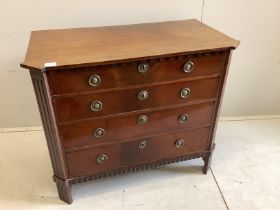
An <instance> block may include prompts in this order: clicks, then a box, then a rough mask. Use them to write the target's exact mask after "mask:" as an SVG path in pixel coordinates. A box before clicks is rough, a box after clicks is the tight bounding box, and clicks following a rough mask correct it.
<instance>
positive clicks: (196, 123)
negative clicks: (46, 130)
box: [60, 102, 214, 150]
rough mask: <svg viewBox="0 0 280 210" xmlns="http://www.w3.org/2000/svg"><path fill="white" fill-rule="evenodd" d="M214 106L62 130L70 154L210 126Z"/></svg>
mask: <svg viewBox="0 0 280 210" xmlns="http://www.w3.org/2000/svg"><path fill="white" fill-rule="evenodd" d="M213 108H214V102H209V103H203V104H197V105H191V106H186V107H179V108H173V109H168V110H163V111H154V112H148V113H141V114H136V115H135V114H134V115H129V116H119V117H113V118H109V119H98V120H90V121H86V122H85V121H84V122H80V123H75V124H72V125H67V126H62V127H61V128H60V133H61V136H62V140H63V144H64V147H65V148H66V150H71V149H74V148H78V147H83V146H84V147H85V146H89V145H100V144H108V143H113V142H117V141H123V140H128V139H136V138H140V137H147V136H149V135H155V134H157V135H158V134H160V133H163V132H169V131H170V130H176V129H184V128H188V129H190V128H198V127H203V126H204V127H205V126H209V124H210V123H211V119H212V112H213Z"/></svg>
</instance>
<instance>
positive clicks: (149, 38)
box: [21, 20, 239, 71]
mask: <svg viewBox="0 0 280 210" xmlns="http://www.w3.org/2000/svg"><path fill="white" fill-rule="evenodd" d="M238 44H239V42H238V41H236V40H234V39H232V38H230V37H228V36H226V35H225V34H223V33H221V32H219V31H217V30H215V29H213V28H210V27H209V26H207V25H205V24H203V23H201V22H199V21H197V20H180V21H168V22H159V23H145V24H135V25H123V26H105V27H93V28H76V29H60V30H43V31H33V32H32V33H31V37H30V41H29V46H28V50H27V53H26V57H25V60H24V62H23V63H22V64H21V66H22V67H23V68H28V69H31V68H35V69H38V70H42V69H44V70H47V71H48V70H55V69H61V68H70V67H82V66H87V67H88V66H93V65H100V64H111V63H115V62H118V63H119V62H120V61H121V62H125V61H135V60H139V59H150V58H158V57H163V56H172V55H181V54H190V53H193V52H196V53H199V52H205V51H209V50H211V51H220V50H224V49H233V48H235V47H237V46H238ZM49 62H56V66H55V67H46V68H45V67H44V64H45V63H49Z"/></svg>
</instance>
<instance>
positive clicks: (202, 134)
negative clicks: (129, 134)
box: [66, 128, 209, 177]
mask: <svg viewBox="0 0 280 210" xmlns="http://www.w3.org/2000/svg"><path fill="white" fill-rule="evenodd" d="M208 135H209V128H201V129H195V130H192V131H191V132H190V131H183V132H175V133H170V134H167V135H163V136H157V137H152V138H147V139H139V140H134V141H128V142H124V143H118V144H114V145H100V146H98V147H94V148H93V149H88V150H83V151H78V152H72V153H67V154H66V159H67V163H68V169H69V175H70V177H78V176H82V175H86V174H90V173H93V172H95V173H96V172H100V171H106V170H109V169H112V168H120V167H123V166H128V165H134V164H139V163H143V162H146V161H150V160H159V159H163V158H168V157H176V156H181V155H182V154H189V153H198V152H201V151H204V150H206V149H207V148H208V146H209V142H208ZM181 138H182V139H184V145H183V146H182V147H181V148H177V147H176V145H175V142H176V141H177V140H178V139H181ZM143 140H145V141H146V143H147V144H146V147H145V148H144V149H141V148H139V143H140V142H141V141H143ZM100 154H106V155H107V156H108V160H107V161H106V162H104V163H97V161H96V159H97V157H98V155H100Z"/></svg>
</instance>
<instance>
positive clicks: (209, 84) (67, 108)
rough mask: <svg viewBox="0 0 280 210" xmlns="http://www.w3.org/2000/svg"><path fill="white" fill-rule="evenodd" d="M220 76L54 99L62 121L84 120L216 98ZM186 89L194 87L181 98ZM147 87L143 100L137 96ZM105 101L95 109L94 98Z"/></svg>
mask: <svg viewBox="0 0 280 210" xmlns="http://www.w3.org/2000/svg"><path fill="white" fill-rule="evenodd" d="M218 82H219V77H215V78H210V79H203V80H197V81H188V82H180V83H174V84H169V85H161V86H147V87H145V88H135V89H128V90H119V91H111V92H105V93H97V94H90V95H79V96H75V97H59V98H54V104H55V107H56V111H57V120H58V121H59V122H67V121H75V120H82V119H88V118H94V117H100V116H104V115H113V114H119V113H125V112H132V111H137V110H145V109H150V108H154V107H162V106H168V105H174V104H184V103H195V102H197V103H198V102H201V101H203V100H205V99H212V98H215V97H216V92H217V87H218ZM183 88H189V89H190V90H191V93H190V96H189V97H188V98H181V97H180V92H181V90H182V89H183ZM143 90H146V91H148V93H149V96H148V98H147V99H146V100H144V101H141V100H139V99H138V98H137V96H138V93H139V92H140V91H143ZM95 100H98V101H101V102H102V104H103V108H102V110H101V111H96V112H95V111H92V110H91V109H90V105H91V103H92V101H95Z"/></svg>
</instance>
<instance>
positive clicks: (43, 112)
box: [30, 70, 67, 178]
mask: <svg viewBox="0 0 280 210" xmlns="http://www.w3.org/2000/svg"><path fill="white" fill-rule="evenodd" d="M30 75H31V78H32V83H33V87H34V91H35V95H36V99H37V103H38V107H39V111H40V116H41V120H42V123H43V128H44V132H45V136H46V140H47V145H48V149H49V154H50V158H51V163H52V167H53V172H54V174H55V175H56V176H58V177H61V178H66V177H67V171H66V170H65V168H66V166H65V160H64V156H63V154H62V149H61V147H62V145H60V141H59V140H58V138H57V134H56V129H55V124H54V123H55V120H54V119H53V117H52V113H51V112H52V110H51V108H50V106H51V103H49V97H48V94H47V90H46V86H45V82H44V79H43V74H42V73H41V72H37V71H32V70H31V71H30Z"/></svg>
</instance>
